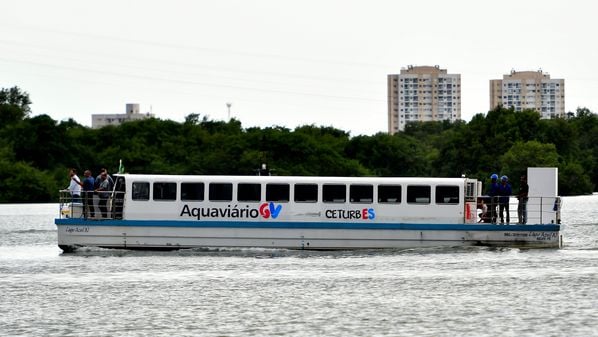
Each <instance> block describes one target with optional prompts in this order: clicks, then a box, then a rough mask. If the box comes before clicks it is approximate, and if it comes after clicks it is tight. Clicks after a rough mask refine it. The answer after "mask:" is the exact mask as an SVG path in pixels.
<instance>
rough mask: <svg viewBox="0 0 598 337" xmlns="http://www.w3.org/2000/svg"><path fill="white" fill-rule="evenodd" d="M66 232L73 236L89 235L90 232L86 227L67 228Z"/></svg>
mask: <svg viewBox="0 0 598 337" xmlns="http://www.w3.org/2000/svg"><path fill="white" fill-rule="evenodd" d="M64 231H65V232H67V233H69V234H72V233H88V232H89V227H87V226H85V227H79V226H75V227H70V226H69V227H66V228H65V229H64Z"/></svg>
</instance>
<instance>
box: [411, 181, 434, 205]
mask: <svg viewBox="0 0 598 337" xmlns="http://www.w3.org/2000/svg"><path fill="white" fill-rule="evenodd" d="M430 190H431V188H430V186H425V185H411V186H407V202H408V203H410V204H429V203H430Z"/></svg>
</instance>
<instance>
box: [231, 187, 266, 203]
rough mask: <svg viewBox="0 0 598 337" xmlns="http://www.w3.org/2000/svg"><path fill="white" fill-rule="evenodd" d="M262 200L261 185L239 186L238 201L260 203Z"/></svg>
mask: <svg viewBox="0 0 598 337" xmlns="http://www.w3.org/2000/svg"><path fill="white" fill-rule="evenodd" d="M261 199H262V185H260V184H245V183H240V184H239V185H237V200H238V201H256V202H257V201H260V200H261Z"/></svg>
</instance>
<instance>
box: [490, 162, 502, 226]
mask: <svg viewBox="0 0 598 337" xmlns="http://www.w3.org/2000/svg"><path fill="white" fill-rule="evenodd" d="M490 180H491V183H490V189H489V190H488V196H489V197H490V207H489V209H490V221H491V222H492V223H496V205H497V204H498V192H499V187H500V186H499V184H498V181H497V180H498V174H496V173H493V174H492V175H491V176H490Z"/></svg>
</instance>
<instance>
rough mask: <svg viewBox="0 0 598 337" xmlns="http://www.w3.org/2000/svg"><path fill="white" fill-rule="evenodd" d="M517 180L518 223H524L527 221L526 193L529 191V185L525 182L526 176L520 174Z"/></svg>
mask: <svg viewBox="0 0 598 337" xmlns="http://www.w3.org/2000/svg"><path fill="white" fill-rule="evenodd" d="M519 181H520V184H519V193H518V194H517V199H518V200H519V204H518V205H517V216H518V217H519V224H521V225H525V224H526V223H527V200H528V197H527V195H528V193H529V185H528V184H527V177H526V176H521V178H520V180H519Z"/></svg>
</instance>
